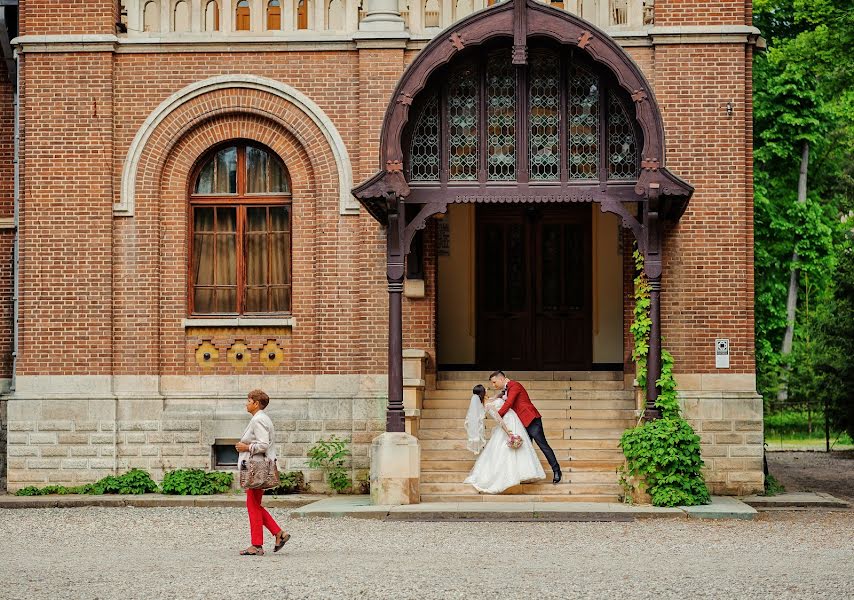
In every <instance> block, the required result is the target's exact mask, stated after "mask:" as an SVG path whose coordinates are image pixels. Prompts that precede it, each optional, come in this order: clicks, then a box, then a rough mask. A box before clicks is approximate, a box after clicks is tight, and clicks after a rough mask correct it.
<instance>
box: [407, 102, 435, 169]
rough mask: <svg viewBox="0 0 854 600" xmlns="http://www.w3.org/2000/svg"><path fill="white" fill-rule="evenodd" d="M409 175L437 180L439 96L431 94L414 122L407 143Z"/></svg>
mask: <svg viewBox="0 0 854 600" xmlns="http://www.w3.org/2000/svg"><path fill="white" fill-rule="evenodd" d="M409 163H410V164H409V177H410V179H412V180H413V181H438V180H439V96H438V94H433V95H432V96H431V97H430V99H429V100H428V101H427V103H426V104H425V105H424V108H422V109H421V114H420V115H419V116H418V120H417V121H416V122H415V128H414V129H413V133H412V141H411V142H410V145H409Z"/></svg>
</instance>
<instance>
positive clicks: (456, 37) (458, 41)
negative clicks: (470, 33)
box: [450, 33, 466, 50]
mask: <svg viewBox="0 0 854 600" xmlns="http://www.w3.org/2000/svg"><path fill="white" fill-rule="evenodd" d="M450 40H451V43H452V44H453V45H454V48H456V49H457V50H462V49H463V48H465V47H466V45H465V44H464V43H463V39H462V38H461V37H460V34H458V33H453V34H451V37H450Z"/></svg>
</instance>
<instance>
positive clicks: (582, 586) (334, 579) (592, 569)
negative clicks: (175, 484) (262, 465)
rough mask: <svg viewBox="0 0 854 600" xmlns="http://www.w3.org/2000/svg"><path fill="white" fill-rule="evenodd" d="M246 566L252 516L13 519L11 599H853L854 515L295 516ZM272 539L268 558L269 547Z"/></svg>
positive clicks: (7, 571)
mask: <svg viewBox="0 0 854 600" xmlns="http://www.w3.org/2000/svg"><path fill="white" fill-rule="evenodd" d="M274 516H275V517H277V518H279V519H280V522H281V523H283V524H284V525H285V528H286V529H287V530H289V531H290V532H291V533H292V534H293V538H292V539H291V541H290V542H289V543H288V545H287V546H285V548H284V550H283V551H282V552H280V553H278V554H273V553H272V552H270V553H269V554H268V555H267V556H264V557H259V558H254V557H239V556H236V553H237V551H238V550H239V549H241V548H243V547H245V545H246V543H247V541H248V540H247V537H248V533H247V523H246V515H245V511H243V510H241V509H225V508H223V509H216V508H187V509H184V508H150V509H145V508H109V509H103V508H100V509H99V508H79V509H30V510H0V553H2V556H3V560H2V561H0V597H2V598H10V599H11V598H14V599H16V600H20V599H27V598H45V597H46V598H57V599H59V598H73V599H75V600H86V599H94V598H98V599H100V600H110V599H119V598H121V599H128V598H146V599H147V598H182V599H194V598H200V599H202V598H204V599H219V598H241V599H251V598H256V597H257V598H283V599H296V598H330V599H331V598H335V599H338V598H359V599H362V600H364V599H373V598H413V599H419V600H421V599H432V598H443V599H444V598H465V599H467V600H468V599H472V598H489V599H490V600H498V599H503V598H560V599H568V598H617V597H621V596H622V597H630V598H632V600H635V599H644V598H650V599H652V598H655V599H660V598H750V599H751V600H752V599H757V598H774V599H777V598H834V599H836V598H846V597H847V598H850V597H851V593H852V584H854V574H852V565H854V538H852V531H854V511H848V512H816V511H811V512H806V513H804V512H801V513H795V512H777V513H768V514H766V515H764V516H763V519H762V520H759V521H753V522H749V521H690V520H688V521H685V520H670V519H668V520H642V521H636V522H628V523H627V522H624V523H447V522H438V523H437V522H414V523H394V522H382V521H369V520H355V519H297V520H294V521H288V520H287V518H286V515H285V512H284V511H278V512H276V513H275V514H274ZM270 542H271V539H270V538H269V537H268V539H267V548H268V549H271V543H270Z"/></svg>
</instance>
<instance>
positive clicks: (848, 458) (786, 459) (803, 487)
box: [765, 450, 854, 502]
mask: <svg viewBox="0 0 854 600" xmlns="http://www.w3.org/2000/svg"><path fill="white" fill-rule="evenodd" d="M765 456H767V457H768V472H769V473H771V474H772V475H773V476H774V477H776V478H777V480H778V481H779V482H780V483H782V484H783V486H784V487H785V488H786V491H787V492H826V493H828V494H831V495H832V496H836V497H837V498H841V499H843V500H848V501H849V502H854V450H844V451H841V452H831V453H830V454H827V453H825V452H767V453H766V454H765Z"/></svg>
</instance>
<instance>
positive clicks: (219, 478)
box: [163, 469, 234, 496]
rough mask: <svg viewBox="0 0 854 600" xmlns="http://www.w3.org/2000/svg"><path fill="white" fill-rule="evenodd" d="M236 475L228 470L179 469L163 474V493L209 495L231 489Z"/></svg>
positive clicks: (223, 492)
mask: <svg viewBox="0 0 854 600" xmlns="http://www.w3.org/2000/svg"><path fill="white" fill-rule="evenodd" d="M233 481H234V475H233V474H232V473H228V472H226V471H203V470H202V469H177V470H175V471H168V472H167V473H166V474H165V475H164V476H163V493H164V494H173V495H177V496H209V495H211V494H225V493H227V492H229V491H230V490H231V484H232V482H233Z"/></svg>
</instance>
